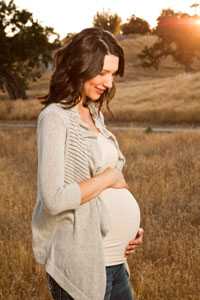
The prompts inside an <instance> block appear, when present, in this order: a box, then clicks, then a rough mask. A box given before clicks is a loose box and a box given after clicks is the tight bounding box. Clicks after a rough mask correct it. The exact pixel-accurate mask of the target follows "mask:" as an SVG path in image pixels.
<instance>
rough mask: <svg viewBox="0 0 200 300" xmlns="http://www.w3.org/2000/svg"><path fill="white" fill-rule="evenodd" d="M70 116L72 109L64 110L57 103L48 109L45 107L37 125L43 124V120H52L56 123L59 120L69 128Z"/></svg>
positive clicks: (50, 105)
mask: <svg viewBox="0 0 200 300" xmlns="http://www.w3.org/2000/svg"><path fill="white" fill-rule="evenodd" d="M69 114H70V109H66V110H65V109H63V108H62V107H61V106H60V105H59V104H57V103H51V104H49V105H48V106H47V107H45V108H44V109H43V110H42V111H41V112H40V113H39V115H38V118H37V124H38V125H39V123H40V122H41V120H44V119H45V120H50V119H51V120H52V121H55V122H56V120H59V121H60V122H62V123H64V125H65V126H68V123H69Z"/></svg>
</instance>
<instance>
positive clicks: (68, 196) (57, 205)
mask: <svg viewBox="0 0 200 300" xmlns="http://www.w3.org/2000/svg"><path fill="white" fill-rule="evenodd" d="M66 131H67V130H66V125H65V123H64V120H63V119H62V117H61V116H60V115H59V114H58V113H56V112H48V113H47V114H44V115H43V116H42V117H41V118H39V119H38V125H37V150H38V189H39V192H40V195H41V199H42V201H43V204H44V207H45V208H46V209H47V211H48V212H49V213H50V214H52V215H57V214H59V213H61V212H64V211H67V210H72V209H76V208H78V207H79V206H80V203H81V190H80V186H79V184H78V182H72V183H65V182H64V147H65V141H66V138H67V133H66Z"/></svg>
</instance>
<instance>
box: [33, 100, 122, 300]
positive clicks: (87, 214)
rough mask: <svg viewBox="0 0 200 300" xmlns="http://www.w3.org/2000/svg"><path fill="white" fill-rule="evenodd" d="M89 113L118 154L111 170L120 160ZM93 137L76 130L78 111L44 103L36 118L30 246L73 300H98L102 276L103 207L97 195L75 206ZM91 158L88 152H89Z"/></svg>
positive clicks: (93, 168)
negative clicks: (35, 156) (35, 166)
mask: <svg viewBox="0 0 200 300" xmlns="http://www.w3.org/2000/svg"><path fill="white" fill-rule="evenodd" d="M89 110H90V113H91V115H92V118H93V120H94V122H95V125H96V127H98V129H99V130H100V131H101V133H102V134H104V135H105V136H107V137H108V138H112V139H113V141H114V143H115V145H116V148H117V150H118V153H119V159H118V163H117V165H116V167H117V168H119V169H120V170H122V168H123V166H124V164H125V158H124V156H123V154H122V153H121V151H120V149H119V145H118V142H117V140H116V138H115V136H114V135H113V134H112V133H111V132H110V131H108V130H107V128H106V127H105V125H104V120H103V115H102V113H101V114H100V116H98V114H97V108H96V106H95V104H94V103H90V104H89ZM90 138H96V136H95V135H93V133H92V132H91V131H90V130H88V129H87V128H86V127H85V128H84V127H83V126H81V119H80V115H79V113H78V111H77V110H76V109H74V107H73V108H71V109H68V110H64V109H63V108H62V107H61V105H60V104H55V103H53V104H50V105H49V106H47V107H46V108H45V109H44V110H43V111H41V113H40V114H39V116H38V121H37V149H38V176H37V201H36V205H35V208H34V211H33V216H32V244H33V252H34V255H35V258H36V261H37V262H38V263H40V264H44V265H45V269H46V271H47V272H48V273H49V274H50V275H51V276H52V277H53V278H54V279H55V280H56V281H57V283H58V284H59V285H60V286H61V287H62V288H63V289H64V290H66V291H67V292H68V293H69V294H70V295H71V296H72V298H73V299H75V300H103V299H104V294H105V288H106V273H105V264H104V258H103V245H102V238H103V236H105V235H106V233H107V232H108V230H109V226H108V224H109V220H108V214H107V211H106V207H105V206H104V205H103V201H101V199H100V198H99V197H95V198H94V199H92V200H90V201H89V202H87V203H85V204H83V205H81V204H80V203H81V191H80V186H79V184H78V183H79V182H81V181H83V180H85V179H88V178H91V177H92V176H95V175H96V174H97V173H98V172H100V171H101V170H99V169H98V150H97V148H96V151H95V157H91V151H90V149H89V148H90V147H89V144H88V141H89V139H90ZM93 155H94V154H93Z"/></svg>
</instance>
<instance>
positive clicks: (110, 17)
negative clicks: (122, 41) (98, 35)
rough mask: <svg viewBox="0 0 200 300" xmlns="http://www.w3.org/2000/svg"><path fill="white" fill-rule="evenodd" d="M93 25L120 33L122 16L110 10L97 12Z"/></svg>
mask: <svg viewBox="0 0 200 300" xmlns="http://www.w3.org/2000/svg"><path fill="white" fill-rule="evenodd" d="M93 25H94V27H100V28H103V29H105V30H108V31H110V32H111V33H113V34H118V33H120V25H121V18H120V17H119V16H118V15H117V14H112V13H110V12H106V11H103V12H97V13H96V15H95V16H94V19H93Z"/></svg>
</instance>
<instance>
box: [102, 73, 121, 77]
mask: <svg viewBox="0 0 200 300" xmlns="http://www.w3.org/2000/svg"><path fill="white" fill-rule="evenodd" d="M100 75H101V76H104V75H106V73H100ZM116 75H117V74H116V73H114V74H112V76H113V77H115V76H116Z"/></svg>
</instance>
